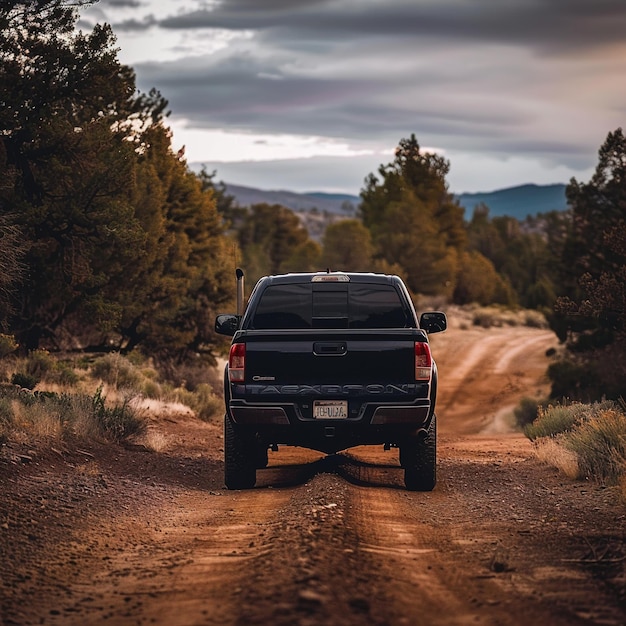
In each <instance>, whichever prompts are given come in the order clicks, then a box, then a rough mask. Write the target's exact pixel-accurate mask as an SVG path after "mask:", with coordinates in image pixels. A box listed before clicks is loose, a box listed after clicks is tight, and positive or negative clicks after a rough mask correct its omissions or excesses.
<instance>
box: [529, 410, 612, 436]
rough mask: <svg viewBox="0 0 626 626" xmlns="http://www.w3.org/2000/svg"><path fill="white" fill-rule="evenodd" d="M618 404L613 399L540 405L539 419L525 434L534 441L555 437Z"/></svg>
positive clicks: (530, 425)
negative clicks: (589, 402) (584, 402)
mask: <svg viewBox="0 0 626 626" xmlns="http://www.w3.org/2000/svg"><path fill="white" fill-rule="evenodd" d="M615 408H617V405H616V403H615V402H612V401H611V400H606V401H604V402H596V403H594V404H581V403H579V402H574V403H572V404H558V405H556V406H553V405H549V406H548V407H546V408H542V407H539V410H538V413H537V419H536V420H534V421H533V423H532V424H528V425H527V426H526V427H525V428H524V434H525V435H526V436H527V437H528V438H529V439H530V440H531V441H534V440H535V439H537V438H539V437H555V436H556V435H560V434H562V433H568V432H570V431H572V430H573V429H574V428H575V427H577V426H579V425H580V424H582V423H583V422H585V421H589V420H593V419H595V418H596V417H597V416H598V415H600V414H602V413H603V412H604V411H606V410H610V409H615Z"/></svg>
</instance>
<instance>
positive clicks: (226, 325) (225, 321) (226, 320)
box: [215, 313, 241, 337]
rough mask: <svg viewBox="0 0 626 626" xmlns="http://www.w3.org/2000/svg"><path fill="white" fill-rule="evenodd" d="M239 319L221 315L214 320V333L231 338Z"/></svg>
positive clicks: (230, 315)
mask: <svg viewBox="0 0 626 626" xmlns="http://www.w3.org/2000/svg"><path fill="white" fill-rule="evenodd" d="M240 321H241V317H240V316H239V315H232V314H231V313H222V314H221V315H218V316H217V317H216V318H215V332H216V333H219V334H220V335H228V336H229V337H232V336H233V335H234V334H235V332H237V329H238V328H239V322H240Z"/></svg>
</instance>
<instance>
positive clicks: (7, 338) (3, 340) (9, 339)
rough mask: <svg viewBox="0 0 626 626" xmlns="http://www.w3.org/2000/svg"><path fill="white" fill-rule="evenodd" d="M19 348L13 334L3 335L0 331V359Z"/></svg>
mask: <svg viewBox="0 0 626 626" xmlns="http://www.w3.org/2000/svg"><path fill="white" fill-rule="evenodd" d="M18 348H19V346H18V344H17V342H16V341H15V337H13V335H4V334H2V333H0V359H3V358H4V357H5V356H8V355H9V354H12V353H13V352H15V351H16V350H17V349H18Z"/></svg>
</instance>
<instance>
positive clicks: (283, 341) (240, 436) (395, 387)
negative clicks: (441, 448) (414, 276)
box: [215, 270, 447, 491]
mask: <svg viewBox="0 0 626 626" xmlns="http://www.w3.org/2000/svg"><path fill="white" fill-rule="evenodd" d="M238 278H239V279H240V289H239V290H238V301H239V303H238V308H239V313H238V314H236V315H235V314H222V315H218V316H217V318H216V320H215V330H216V331H217V332H218V333H221V334H224V335H229V336H232V337H233V339H232V344H231V347H230V354H229V359H228V365H227V367H226V370H225V376H224V397H225V404H226V415H225V417H224V462H225V482H226V486H227V487H228V488H229V489H247V488H251V487H253V486H254V485H255V482H256V470H257V469H260V468H263V467H266V466H267V463H268V449H269V448H271V449H273V450H276V449H277V448H278V445H279V444H287V445H293V446H302V447H305V448H310V449H313V450H318V451H320V452H325V453H327V454H333V453H336V452H339V451H341V450H345V449H347V448H350V447H352V446H358V445H364V444H382V445H384V446H385V448H386V449H389V448H392V447H394V448H399V459H400V465H401V466H402V467H403V468H404V479H405V485H406V487H407V489H411V490H419V491H429V490H432V489H433V488H434V486H435V480H436V437H437V434H436V429H437V426H436V417H435V398H436V395H437V367H436V364H435V361H434V360H433V358H432V355H431V351H430V345H429V342H428V333H435V332H440V331H443V330H445V329H446V325H447V321H446V316H445V314H444V313H441V312H438V311H432V312H428V313H423V314H422V315H421V317H420V319H419V321H418V319H417V316H416V313H415V308H414V306H413V303H412V301H411V297H410V296H409V293H408V291H407V289H406V287H405V285H404V283H403V282H402V280H401V279H400V278H399V277H398V276H391V275H383V274H369V273H345V272H326V273H322V272H320V273H308V274H284V275H277V276H266V277H264V278H261V279H260V280H259V282H258V283H257V284H256V286H255V287H254V289H253V291H252V293H251V295H250V298H249V301H248V305H247V306H246V307H245V312H244V311H243V310H242V309H243V308H244V307H243V304H242V303H243V287H242V285H243V273H242V272H241V271H240V270H238Z"/></svg>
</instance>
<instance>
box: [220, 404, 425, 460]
mask: <svg viewBox="0 0 626 626" xmlns="http://www.w3.org/2000/svg"><path fill="white" fill-rule="evenodd" d="M228 412H229V414H230V416H231V418H232V420H233V423H234V425H235V427H236V428H238V429H240V430H242V431H248V432H255V433H256V434H257V435H258V436H260V437H261V439H263V440H264V441H265V442H266V443H268V444H273V443H275V444H286V445H295V446H301V447H305V448H311V449H314V450H319V451H321V452H326V453H333V452H338V451H340V450H344V449H346V448H350V447H353V446H358V445H368V444H386V443H389V444H398V443H400V442H402V441H404V440H405V439H406V438H407V437H413V436H415V435H417V434H418V433H419V432H420V431H422V430H424V429H425V428H427V427H428V423H429V420H430V417H431V413H432V411H431V404H430V400H429V399H428V398H418V399H415V400H414V401H412V402H411V403H410V404H407V403H388V404H381V403H379V402H378V403H364V405H363V407H362V410H361V411H360V414H359V415H358V416H357V417H349V418H345V419H314V418H312V417H307V416H304V415H302V412H301V411H300V410H299V407H298V405H294V404H290V403H286V404H285V403H250V402H247V401H245V400H231V401H230V403H229V406H228Z"/></svg>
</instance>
